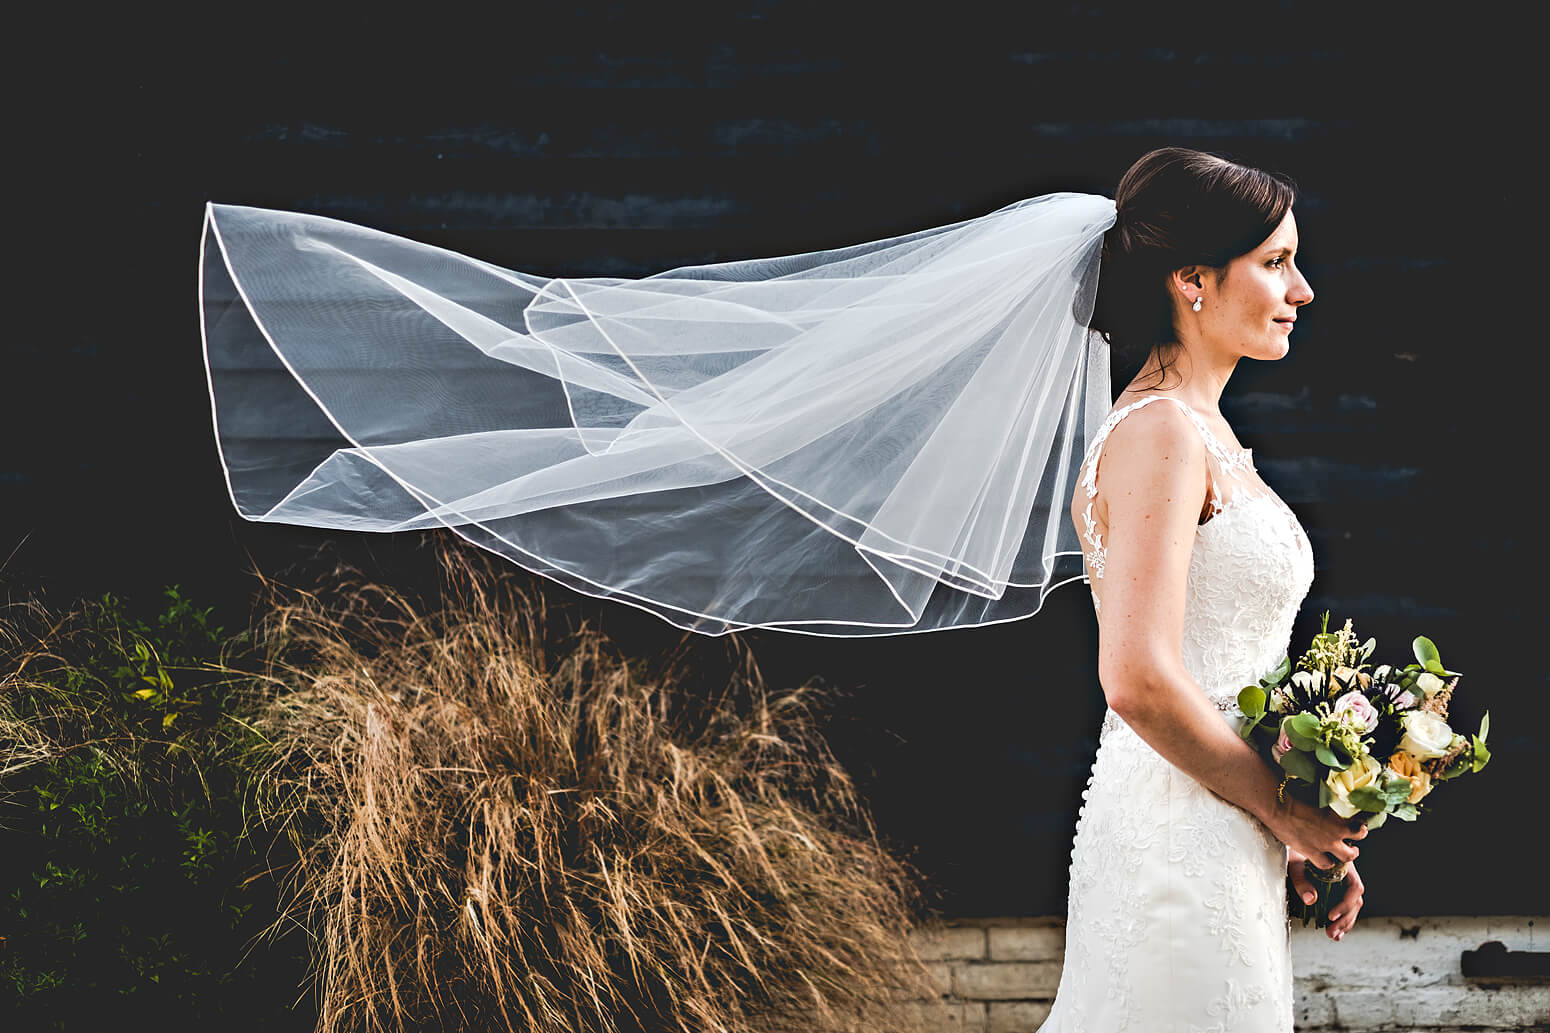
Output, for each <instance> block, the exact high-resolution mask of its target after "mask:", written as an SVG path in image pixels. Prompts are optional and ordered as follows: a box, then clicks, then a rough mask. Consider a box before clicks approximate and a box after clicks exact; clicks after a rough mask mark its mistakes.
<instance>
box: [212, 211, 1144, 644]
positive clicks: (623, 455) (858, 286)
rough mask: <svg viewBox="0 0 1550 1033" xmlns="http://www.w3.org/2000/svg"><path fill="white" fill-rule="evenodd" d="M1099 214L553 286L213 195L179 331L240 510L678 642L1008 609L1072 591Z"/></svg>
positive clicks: (1099, 370)
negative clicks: (190, 322) (643, 621)
mask: <svg viewBox="0 0 1550 1033" xmlns="http://www.w3.org/2000/svg"><path fill="white" fill-rule="evenodd" d="M1114 219H1115V208H1114V202H1113V201H1112V200H1111V199H1109V198H1106V197H1102V196H1098V195H1091V194H1076V193H1057V194H1047V195H1043V196H1039V197H1034V198H1029V199H1026V200H1023V201H1018V202H1016V203H1014V204H1010V205H1007V206H1006V207H1004V208H1001V209H999V210H996V211H993V212H990V213H988V214H985V215H981V216H978V217H975V218H970V219H966V220H963V221H960V222H956V223H952V224H950V225H945V226H939V227H935V228H931V229H925V230H920V231H918V232H913V233H907V234H904V235H902V236H896V237H891V238H888V239H884V240H877V241H871V242H867V243H863V244H857V245H854V246H850V247H842V248H838V249H833V250H826V251H815V252H811V253H807V254H798V255H788V256H782V257H775V258H759V259H753V260H748V261H737V262H723V263H717V264H709V265H696V266H685V267H683V268H678V269H672V270H668V271H666V272H661V273H657V274H654V275H651V276H646V277H641V278H620V277H580V278H558V277H546V276H541V275H536V274H533V273H529V272H519V271H516V270H513V269H505V268H501V267H499V266H496V265H492V264H490V263H488V262H484V261H480V260H479V259H477V258H472V257H468V256H465V255H461V254H458V253H456V252H453V251H449V250H446V249H442V248H437V247H432V246H429V245H426V244H422V243H417V242H414V241H412V240H407V239H404V238H402V237H398V236H394V235H391V234H388V233H384V232H379V231H377V230H373V229H368V228H365V227H363V226H358V225H354V224H351V223H348V222H342V221H339V220H335V219H329V218H323V217H320V216H316V215H306V214H301V213H296V212H287V211H274V210H266V209H260V208H250V207H241V206H234V205H224V204H211V205H209V206H208V207H207V209H206V217H205V226H204V236H203V240H202V243H201V248H200V300H201V327H202V331H203V338H204V355H205V361H206V369H207V372H208V376H209V386H210V395H211V401H212V408H213V419H214V424H215V431H216V437H217V444H218V447H219V453H220V458H221V463H222V466H223V469H224V471H225V475H226V480H227V484H228V486H229V489H230V492H231V498H232V502H233V504H234V505H235V506H236V509H237V511H238V513H240V514H241V515H242V516H243V517H245V518H246V519H249V520H255V521H275V522H281V523H288V524H302V525H310V526H315V527H325V528H337V529H348V530H358V531H378V532H387V531H398V530H410V529H423V528H433V527H441V526H445V527H448V528H451V529H452V530H453V531H455V532H456V533H458V534H459V535H461V536H463V537H464V538H466V539H468V540H469V541H471V542H474V543H476V544H477V545H480V546H482V547H484V548H486V549H489V550H491V551H493V552H495V553H498V554H500V555H501V556H504V557H506V558H507V559H509V560H511V561H512V562H513V563H516V564H519V565H520V566H522V567H524V568H527V569H528V570H531V571H534V572H537V573H539V574H542V575H545V576H547V577H549V578H552V579H554V580H556V581H558V582H560V583H562V584H564V585H567V586H569V587H570V588H573V589H575V590H578V591H580V592H584V593H587V594H590V595H594V596H602V597H608V598H613V599H617V600H620V601H622V602H625V603H629V604H632V605H635V606H638V607H641V608H643V609H646V610H649V611H652V612H654V613H656V614H657V615H659V616H660V617H662V618H663V619H665V620H667V621H669V622H671V623H672V624H675V625H677V626H679V627H682V628H685V629H689V630H692V631H695V632H699V633H702V634H708V635H717V634H723V633H726V632H730V631H737V630H742V629H749V628H770V629H777V630H782V631H789V632H799V633H807V634H815V635H832V636H850V635H885V634H900V633H907V632H922V631H933V630H941V629H946V628H954V627H963V626H972V625H980V624H988V623H995V622H1001V621H1008V620H1015V619H1018V618H1022V617H1026V616H1029V615H1031V614H1033V613H1035V612H1036V611H1037V610H1038V609H1039V608H1040V606H1041V605H1042V603H1043V600H1044V596H1045V595H1046V594H1047V593H1048V592H1049V591H1050V590H1052V589H1053V588H1055V587H1057V586H1058V585H1060V584H1063V583H1065V582H1066V581H1069V580H1073V579H1079V578H1080V577H1081V573H1082V568H1081V553H1080V543H1079V541H1078V540H1077V537H1076V533H1075V530H1074V529H1073V528H1072V527H1071V526H1070V521H1069V519H1068V518H1067V516H1066V509H1067V505H1068V502H1069V499H1070V498H1071V495H1072V490H1073V488H1074V486H1075V483H1076V482H1075V478H1076V477H1077V472H1078V469H1079V467H1080V465H1081V462H1082V459H1083V456H1084V453H1085V451H1086V445H1087V443H1088V442H1089V441H1090V440H1091V438H1092V436H1093V435H1094V434H1095V433H1096V432H1097V429H1098V426H1099V424H1100V423H1101V422H1102V420H1103V418H1104V416H1105V414H1106V413H1107V411H1108V408H1109V405H1110V393H1109V392H1110V387H1109V372H1108V353H1107V350H1106V347H1105V345H1104V343H1103V341H1102V339H1101V338H1100V337H1099V336H1098V335H1097V334H1096V333H1094V332H1093V331H1091V330H1089V328H1088V326H1087V323H1088V319H1089V317H1090V315H1091V311H1092V305H1093V299H1094V296H1095V293H1096V289H1097V281H1098V264H1099V255H1100V248H1101V244H1102V238H1103V234H1104V231H1105V230H1107V229H1108V227H1109V226H1111V225H1113V223H1114Z"/></svg>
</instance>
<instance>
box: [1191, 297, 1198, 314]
mask: <svg viewBox="0 0 1550 1033" xmlns="http://www.w3.org/2000/svg"><path fill="white" fill-rule="evenodd" d="M1190 308H1192V309H1194V310H1195V311H1196V312H1199V311H1200V299H1199V298H1198V297H1197V298H1196V299H1195V303H1194V304H1193V305H1191V306H1190Z"/></svg>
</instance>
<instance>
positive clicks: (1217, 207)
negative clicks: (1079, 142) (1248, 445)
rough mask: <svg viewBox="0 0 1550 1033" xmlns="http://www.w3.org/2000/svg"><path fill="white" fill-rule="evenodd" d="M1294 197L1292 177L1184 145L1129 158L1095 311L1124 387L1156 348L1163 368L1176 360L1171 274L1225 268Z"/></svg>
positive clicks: (1261, 237) (1259, 239)
mask: <svg viewBox="0 0 1550 1033" xmlns="http://www.w3.org/2000/svg"><path fill="white" fill-rule="evenodd" d="M1295 198H1296V187H1295V186H1294V185H1293V184H1292V182H1291V180H1289V179H1287V178H1285V177H1282V176H1279V175H1276V174H1274V173H1270V172H1264V171H1262V170H1260V169H1255V168H1250V167H1248V166H1246V165H1239V164H1237V163H1236V162H1232V161H1229V160H1228V159H1226V158H1223V157H1221V156H1219V155H1215V154H1210V153H1207V152H1205V151H1195V150H1190V149H1189V148H1186V147H1160V148H1158V149H1157V150H1155V151H1150V152H1148V153H1147V154H1145V155H1143V156H1142V157H1141V158H1140V160H1138V161H1137V162H1136V163H1135V164H1134V165H1132V166H1130V168H1129V170H1127V171H1126V173H1125V174H1124V175H1123V176H1122V177H1120V181H1119V187H1118V188H1117V189H1116V190H1115V192H1114V204H1115V207H1116V209H1117V210H1118V213H1117V219H1116V221H1115V223H1114V225H1113V226H1112V227H1110V229H1109V231H1108V232H1107V233H1105V234H1104V237H1103V258H1102V265H1101V266H1100V268H1099V274H1098V295H1097V298H1096V299H1095V301H1094V306H1093V315H1092V320H1091V326H1092V328H1093V329H1095V330H1097V331H1099V332H1100V333H1101V334H1102V335H1103V338H1104V340H1106V341H1107V342H1108V343H1109V347H1110V348H1111V349H1112V350H1113V352H1114V356H1113V358H1114V361H1113V364H1112V366H1113V378H1114V384H1115V386H1116V387H1117V388H1120V389H1123V388H1124V386H1125V385H1126V384H1128V383H1129V382H1130V379H1131V378H1132V377H1134V376H1135V375H1136V373H1138V372H1139V371H1140V370H1141V368H1142V367H1143V366H1144V365H1145V364H1146V360H1147V358H1148V357H1149V356H1150V355H1151V353H1152V352H1154V351H1156V352H1157V353H1158V358H1159V360H1160V361H1161V362H1162V364H1163V368H1162V370H1161V371H1160V372H1161V373H1164V374H1165V373H1166V371H1167V369H1168V366H1169V365H1170V360H1171V358H1172V356H1173V353H1174V346H1175V345H1176V344H1177V342H1178V332H1177V330H1176V329H1175V328H1174V325H1173V299H1172V297H1171V296H1170V294H1169V288H1168V282H1167V280H1168V274H1169V273H1171V272H1172V271H1173V270H1175V269H1179V268H1182V267H1184V266H1187V265H1200V266H1206V267H1208V268H1210V269H1212V270H1215V271H1216V273H1217V275H1218V277H1219V276H1220V275H1221V273H1222V271H1223V270H1224V269H1225V268H1226V266H1227V263H1229V262H1230V261H1232V260H1233V259H1234V258H1237V257H1238V256H1239V255H1242V254H1245V253H1247V252H1249V251H1252V250H1253V249H1254V248H1255V247H1257V246H1258V245H1260V244H1261V243H1263V242H1264V241H1265V239H1266V238H1267V237H1269V236H1270V234H1272V233H1274V232H1275V229H1276V227H1277V226H1279V225H1280V224H1281V220H1282V219H1283V218H1285V217H1286V211H1287V209H1288V208H1290V207H1291V206H1292V202H1293V200H1295ZM1117 393H1118V392H1117V391H1116V394H1117Z"/></svg>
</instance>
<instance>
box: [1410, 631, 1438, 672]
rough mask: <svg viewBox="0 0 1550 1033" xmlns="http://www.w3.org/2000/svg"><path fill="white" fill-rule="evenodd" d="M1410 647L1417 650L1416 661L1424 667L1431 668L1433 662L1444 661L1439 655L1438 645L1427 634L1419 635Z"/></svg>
mask: <svg viewBox="0 0 1550 1033" xmlns="http://www.w3.org/2000/svg"><path fill="white" fill-rule="evenodd" d="M1410 648H1411V649H1412V650H1414V651H1415V659H1416V662H1417V663H1419V664H1420V665H1421V666H1422V667H1426V668H1430V667H1431V665H1432V664H1441V663H1442V657H1441V656H1439V655H1438V653H1437V647H1436V646H1435V645H1433V644H1432V640H1431V639H1429V638H1427V637H1426V636H1425V635H1417V636H1416V637H1415V641H1414V642H1412V643H1411V644H1410Z"/></svg>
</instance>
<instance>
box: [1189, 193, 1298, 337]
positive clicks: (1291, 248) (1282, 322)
mask: <svg viewBox="0 0 1550 1033" xmlns="http://www.w3.org/2000/svg"><path fill="white" fill-rule="evenodd" d="M1296 254H1297V220H1296V219H1294V218H1293V217H1292V211H1291V209H1290V208H1288V209H1287V211H1286V216H1285V217H1284V218H1283V219H1282V220H1281V225H1279V226H1277V227H1276V229H1275V231H1274V232H1273V233H1271V234H1270V236H1269V237H1267V238H1266V239H1265V241H1264V242H1263V243H1262V244H1260V245H1259V246H1258V247H1256V248H1255V249H1254V250H1252V251H1250V252H1248V253H1247V254H1243V255H1239V256H1238V257H1237V258H1235V259H1233V260H1232V261H1231V262H1229V263H1228V264H1227V267H1226V270H1225V272H1224V273H1223V275H1222V278H1221V280H1220V281H1219V282H1217V283H1215V284H1213V283H1212V278H1211V277H1206V278H1205V280H1204V283H1205V289H1204V290H1203V291H1201V292H1200V294H1201V296H1202V302H1203V303H1202V305H1201V311H1199V312H1195V311H1193V310H1192V309H1191V308H1190V307H1189V306H1187V305H1186V306H1184V309H1183V311H1182V312H1181V313H1180V314H1181V315H1182V316H1183V317H1184V319H1185V320H1186V323H1185V325H1188V323H1189V322H1193V323H1194V325H1195V327H1196V328H1197V333H1198V334H1199V337H1200V339H1201V341H1202V342H1203V343H1205V344H1206V345H1207V346H1208V347H1210V348H1211V349H1212V350H1213V351H1221V352H1224V353H1226V354H1227V355H1228V356H1232V357H1237V356H1243V357H1246V358H1250V359H1279V358H1281V357H1282V356H1284V355H1285V354H1286V353H1287V350H1288V349H1289V348H1290V347H1291V336H1292V334H1294V333H1296V330H1295V329H1294V328H1293V327H1294V321H1295V320H1296V318H1297V312H1298V310H1299V309H1300V308H1302V306H1304V305H1306V304H1307V303H1308V302H1310V301H1312V300H1313V288H1311V287H1309V286H1308V281H1307V279H1306V278H1305V277H1304V276H1303V275H1302V272H1301V271H1300V270H1299V269H1298V268H1297V263H1296ZM1213 287H1214V289H1213Z"/></svg>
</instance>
